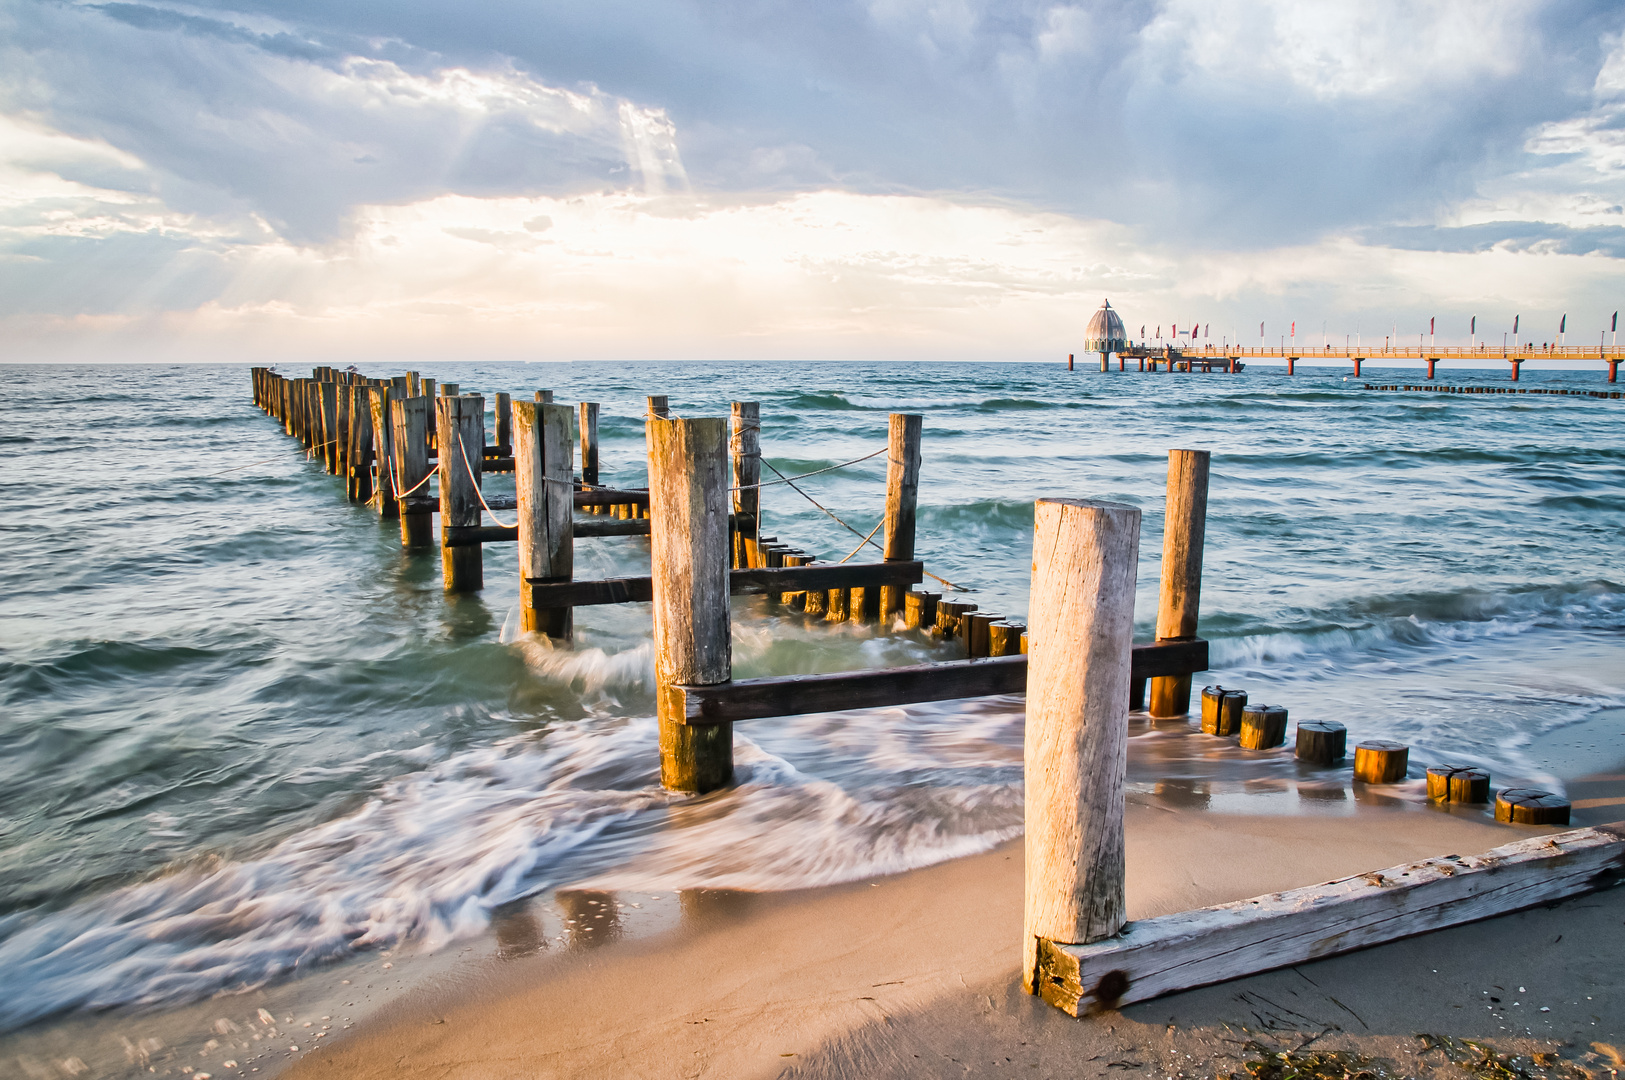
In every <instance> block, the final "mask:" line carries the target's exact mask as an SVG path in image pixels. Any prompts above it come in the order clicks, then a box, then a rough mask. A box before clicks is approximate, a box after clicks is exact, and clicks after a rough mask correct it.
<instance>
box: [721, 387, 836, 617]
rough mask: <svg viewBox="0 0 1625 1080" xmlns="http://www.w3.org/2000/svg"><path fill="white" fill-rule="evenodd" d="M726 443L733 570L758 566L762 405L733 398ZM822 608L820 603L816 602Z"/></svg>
mask: <svg viewBox="0 0 1625 1080" xmlns="http://www.w3.org/2000/svg"><path fill="white" fill-rule="evenodd" d="M728 423H729V427H730V428H731V431H730V434H729V440H728V445H729V448H730V450H731V451H732V459H733V485H732V487H733V513H734V533H733V560H732V564H733V566H734V567H735V568H737V569H746V568H749V567H759V566H761V565H762V562H761V557H760V555H759V554H758V550H757V549H758V547H759V546H760V540H761V538H760V533H761V514H762V491H761V488H759V487H757V486H756V485H758V484H760V483H761V481H762V408H761V405H760V403H758V402H755V401H736V402H734V403H733V409H732V412H731V414H730V416H729V420H728ZM820 607H822V605H820Z"/></svg>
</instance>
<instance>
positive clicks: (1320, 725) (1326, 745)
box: [1296, 720, 1348, 765]
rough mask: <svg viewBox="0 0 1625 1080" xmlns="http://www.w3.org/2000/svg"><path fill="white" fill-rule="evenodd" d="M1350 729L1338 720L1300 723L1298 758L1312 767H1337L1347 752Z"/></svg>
mask: <svg viewBox="0 0 1625 1080" xmlns="http://www.w3.org/2000/svg"><path fill="white" fill-rule="evenodd" d="M1347 746H1348V729H1347V728H1345V727H1344V726H1343V725H1342V724H1339V723H1338V722H1337V721H1336V720H1305V721H1300V722H1299V723H1298V741H1297V751H1296V752H1297V757H1298V760H1299V761H1307V762H1309V763H1310V764H1311V765H1335V764H1336V763H1337V762H1339V761H1342V760H1343V755H1344V754H1345V753H1346V752H1347Z"/></svg>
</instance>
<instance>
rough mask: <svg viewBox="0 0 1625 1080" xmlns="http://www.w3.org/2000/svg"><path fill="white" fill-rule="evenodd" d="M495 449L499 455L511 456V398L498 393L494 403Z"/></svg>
mask: <svg viewBox="0 0 1625 1080" xmlns="http://www.w3.org/2000/svg"><path fill="white" fill-rule="evenodd" d="M496 426H497V450H498V456H499V457H513V398H512V397H511V396H510V395H508V394H498V395H497V404H496Z"/></svg>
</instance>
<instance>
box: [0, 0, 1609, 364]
mask: <svg viewBox="0 0 1625 1080" xmlns="http://www.w3.org/2000/svg"><path fill="white" fill-rule="evenodd" d="M1103 298H1110V300H1111V302H1112V305H1113V306H1114V307H1115V308H1117V309H1118V310H1119V311H1120V312H1121V313H1122V315H1123V317H1124V319H1125V321H1126V322H1127V323H1128V325H1129V327H1130V331H1131V333H1132V334H1134V335H1135V336H1138V332H1139V329H1140V327H1141V326H1145V327H1146V328H1147V332H1148V333H1154V332H1155V331H1156V329H1157V328H1160V329H1161V330H1162V332H1163V333H1164V335H1167V333H1168V332H1169V330H1170V328H1171V327H1173V326H1176V325H1177V326H1181V327H1183V328H1189V326H1190V325H1192V324H1199V325H1201V326H1203V328H1204V330H1205V332H1206V333H1208V334H1210V335H1211V338H1212V339H1213V340H1214V341H1215V342H1217V341H1221V340H1224V339H1227V338H1228V340H1230V341H1236V340H1238V339H1239V340H1240V341H1241V342H1242V343H1244V344H1249V343H1250V344H1257V343H1258V341H1259V340H1260V338H1259V324H1260V323H1262V324H1263V325H1264V337H1265V338H1266V339H1268V340H1270V341H1272V342H1273V341H1275V340H1277V339H1278V338H1279V337H1280V336H1282V335H1285V334H1287V333H1288V331H1289V328H1290V327H1291V326H1293V325H1295V326H1296V329H1297V332H1298V340H1299V341H1300V342H1309V343H1314V342H1318V341H1320V340H1322V338H1323V337H1324V338H1325V339H1326V340H1330V341H1332V342H1334V343H1337V344H1341V343H1342V341H1343V340H1344V337H1345V335H1349V336H1353V335H1359V340H1361V341H1362V342H1364V343H1367V344H1370V343H1373V342H1375V341H1376V340H1378V339H1381V338H1383V337H1385V336H1388V335H1396V336H1397V337H1398V338H1399V339H1401V340H1407V341H1412V342H1414V341H1416V340H1417V338H1416V335H1417V334H1418V333H1425V332H1426V331H1427V328H1428V323H1429V320H1430V319H1433V320H1436V323H1435V327H1436V334H1437V338H1436V340H1437V342H1438V343H1439V344H1446V343H1450V344H1467V343H1468V340H1469V327H1470V325H1471V323H1470V320H1472V319H1474V318H1476V319H1477V338H1478V340H1489V341H1493V342H1496V343H1499V341H1500V340H1501V338H1502V335H1503V334H1504V333H1506V332H1507V331H1508V330H1510V329H1511V324H1512V320H1513V318H1514V316H1517V317H1518V318H1519V319H1520V324H1521V325H1520V329H1521V330H1522V332H1523V336H1525V337H1533V338H1534V339H1535V340H1537V341H1543V340H1555V339H1556V336H1557V331H1558V325H1559V320H1560V319H1562V318H1564V317H1565V316H1566V317H1567V335H1566V339H1565V340H1566V341H1567V343H1569V344H1593V345H1594V344H1597V343H1598V342H1599V340H1600V338H1599V336H1598V335H1599V333H1600V332H1602V331H1603V330H1605V329H1606V327H1607V326H1608V323H1609V319H1610V317H1611V315H1612V313H1613V312H1614V311H1615V310H1616V309H1618V308H1621V307H1625V6H1622V5H1620V4H1619V3H1618V2H1617V0H1615V2H1613V3H1586V2H1583V0H1575V2H1569V3H1542V2H1533V0H1532V2H1519V0H1505V2H1494V3H1487V4H1486V3H1483V2H1482V0H1471V2H1456V0H1434V2H1430V3H1425V4H1417V3H1414V2H1392V3H1391V2H1388V0H1358V2H1351V3H1336V2H1315V0H1280V2H1269V0H1258V2H1247V3H1243V2H1236V0H1161V2H1155V0H1123V2H1117V3H1056V2H1022V0H1007V2H1002V3H999V2H984V0H868V2H858V0H819V2H817V3H810V4H809V3H806V2H805V0H802V2H796V3H792V2H789V0H738V2H728V0H705V2H684V0H593V2H591V3H587V2H576V3H537V2H534V0H533V2H529V3H522V2H517V0H483V2H481V3H478V4H468V3H459V4H452V3H449V2H446V0H390V2H388V3H383V2H377V0H369V2H364V3H363V2H344V0H337V2H335V0H324V2H321V3H317V2H314V0H250V2H233V3H170V2H167V0H157V2H146V0H137V2H115V3H71V2H60V0H0V359H4V360H23V361H51V360H73V361H86V360H96V361H119V360H162V359H173V360H208V359H212V360H250V361H255V362H277V361H280V360H298V361H301V362H302V361H304V360H306V359H311V360H313V361H314V362H318V363H325V362H334V361H345V360H352V361H353V360H366V359H379V358H385V357H409V358H412V359H416V360H431V359H435V358H443V359H518V360H569V359H621V358H629V359H662V358H686V359H705V358H715V359H735V358H737V359H954V360H959V359H963V360H1050V361H1052V360H1054V359H1056V358H1057V357H1059V356H1062V355H1064V354H1065V353H1067V352H1072V351H1081V349H1082V338H1083V328H1084V325H1085V323H1086V322H1087V320H1088V318H1089V315H1090V314H1091V313H1093V311H1094V310H1095V309H1096V308H1097V307H1098V306H1099V304H1100V302H1101V300H1102V299H1103Z"/></svg>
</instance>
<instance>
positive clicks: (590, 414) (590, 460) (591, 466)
mask: <svg viewBox="0 0 1625 1080" xmlns="http://www.w3.org/2000/svg"><path fill="white" fill-rule="evenodd" d="M580 412H581V416H580V423H581V482H582V483H583V484H586V485H588V486H594V487H595V486H597V484H598V402H596V401H583V402H581V406H580Z"/></svg>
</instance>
